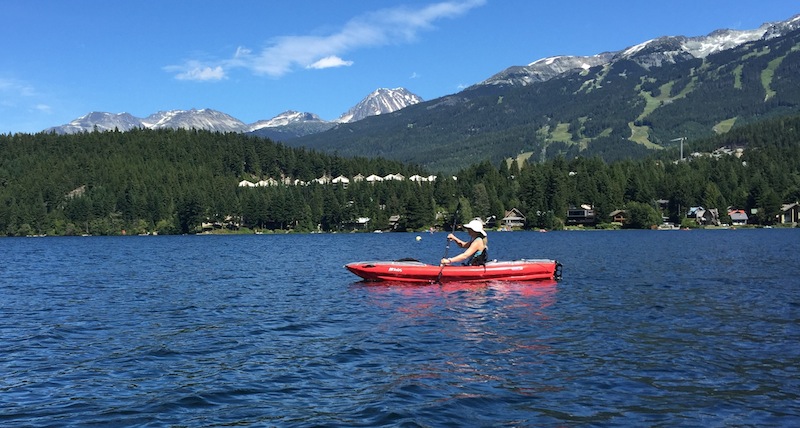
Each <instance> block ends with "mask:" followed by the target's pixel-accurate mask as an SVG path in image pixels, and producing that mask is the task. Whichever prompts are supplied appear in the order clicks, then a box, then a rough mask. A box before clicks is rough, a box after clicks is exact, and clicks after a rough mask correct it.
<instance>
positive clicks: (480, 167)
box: [0, 116, 800, 236]
mask: <svg viewBox="0 0 800 428" xmlns="http://www.w3.org/2000/svg"><path fill="white" fill-rule="evenodd" d="M720 147H729V148H731V149H734V150H735V149H742V151H741V153H742V155H741V157H737V156H733V155H730V154H723V155H720V156H716V157H714V156H691V155H689V154H690V153H693V152H702V153H710V152H712V151H713V150H715V149H717V148H720ZM798 147H800V116H790V117H782V118H777V119H770V120H767V121H763V122H759V123H755V124H751V125H748V126H746V127H741V128H735V129H734V130H732V131H731V132H729V133H728V134H725V135H721V136H717V137H713V138H709V139H705V140H702V141H689V142H687V147H686V148H685V151H686V153H687V156H686V158H687V159H686V160H684V161H678V158H679V156H680V155H679V152H678V151H677V149H675V150H664V151H661V152H660V153H659V154H658V155H657V156H653V157H649V158H646V159H642V160H619V161H616V162H612V163H607V162H604V161H603V160H601V159H600V158H599V157H593V158H586V157H574V158H565V157H558V158H556V159H552V160H548V161H545V162H538V163H525V164H522V165H520V164H518V163H516V162H514V163H510V162H498V163H496V164H494V163H491V162H489V161H484V162H480V163H477V164H473V165H464V169H462V170H460V171H459V172H457V173H456V174H454V175H453V174H447V175H445V174H442V173H437V172H436V171H425V170H423V169H421V168H420V167H416V166H413V165H406V164H401V163H399V162H395V161H388V160H384V159H368V158H346V157H340V156H336V155H329V154H322V153H318V152H314V151H309V150H305V149H299V148H289V147H285V146H283V145H281V144H277V143H274V142H272V141H270V140H267V139H262V138H258V137H254V136H247V135H242V134H234V133H230V134H221V133H213V132H206V131H196V130H157V131H155V130H134V131H129V132H113V131H112V132H92V133H83V134H76V135H56V134H48V133H39V134H33V135H31V134H9V135H0V233H2V234H4V235H7V236H26V235H43V234H46V235H80V234H92V235H119V234H143V233H158V234H180V233H198V232H201V231H203V230H204V229H203V228H204V227H205V230H212V229H214V228H217V229H218V230H232V231H239V232H250V233H252V232H253V231H296V232H314V231H326V232H330V231H351V230H354V229H365V230H376V229H381V230H421V229H425V228H428V227H432V226H433V227H442V228H447V227H449V225H450V224H451V223H452V221H453V220H454V216H455V214H457V215H458V218H456V219H455V220H457V221H463V220H464V219H469V218H472V217H474V216H479V217H482V218H484V219H487V218H496V219H501V218H502V217H503V216H504V214H505V212H506V211H507V210H510V209H512V208H516V209H518V210H519V211H521V212H522V213H524V214H525V216H526V217H527V224H526V227H529V228H547V229H558V228H561V227H563V225H564V224H565V217H566V213H567V211H568V209H569V208H570V207H573V206H579V205H584V204H588V205H592V206H593V207H594V209H595V211H596V214H597V218H598V219H599V222H600V223H601V226H602V224H603V223H609V222H610V218H609V214H610V213H612V212H613V211H615V210H620V209H625V210H626V211H627V213H628V217H629V218H628V221H627V223H626V224H625V226H626V227H635V228H648V227H651V226H652V225H655V224H659V223H661V221H662V216H665V217H668V218H669V219H670V220H671V221H673V222H675V223H676V224H680V223H681V222H683V221H685V219H684V218H685V215H686V210H687V209H688V207H692V206H703V207H706V208H717V209H719V211H720V213H721V214H723V216H724V213H726V212H727V210H726V208H728V207H733V208H739V209H744V210H746V212H748V213H753V212H755V213H756V214H755V215H751V222H753V223H756V224H764V225H766V224H772V223H774V222H775V221H776V215H777V214H778V213H779V212H780V208H781V204H782V203H788V202H795V201H798V200H800V150H798ZM359 174H360V175H362V176H369V175H373V174H374V175H378V176H385V175H388V174H401V175H403V176H404V177H405V178H406V179H404V180H393V181H384V182H378V183H372V182H368V181H366V180H363V181H355V180H353V177H356V176H358V175H359ZM415 174H419V175H423V176H428V175H431V174H433V175H436V176H437V179H436V180H434V181H423V182H416V181H411V180H409V179H408V177H411V176H412V175H415ZM337 176H344V177H348V178H350V179H351V181H350V183H349V184H348V185H346V186H345V185H341V184H332V183H317V182H315V181H314V180H315V179H317V178H320V177H337ZM267 178H272V179H276V180H281V181H282V183H281V184H278V185H273V186H264V187H243V186H239V183H240V182H241V181H242V180H248V181H251V182H257V181H259V180H265V179H267ZM286 183H289V184H286ZM656 201H661V203H660V204H659V203H657V202H656ZM752 210H755V211H752ZM365 219H369V220H368V221H366V220H365ZM723 220H724V217H723Z"/></svg>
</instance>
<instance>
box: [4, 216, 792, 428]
mask: <svg viewBox="0 0 800 428" xmlns="http://www.w3.org/2000/svg"><path fill="white" fill-rule="evenodd" d="M417 236H420V238H421V239H420V240H417V239H415V238H416V237H417ZM489 236H490V239H489V251H490V253H489V254H490V257H491V258H498V259H503V260H511V259H519V258H553V259H557V260H558V261H560V262H561V263H562V264H563V265H564V270H563V274H564V277H563V280H561V281H560V282H558V283H553V282H544V283H502V282H495V283H487V284H446V285H426V286H417V285H405V286H386V285H379V284H369V283H363V282H360V281H359V278H357V277H356V276H354V275H352V274H351V273H349V272H347V271H346V270H345V269H344V268H343V265H344V264H345V263H347V262H351V261H359V260H384V259H385V260H392V259H399V258H403V257H413V258H417V259H420V260H422V261H426V262H430V263H433V262H436V261H438V260H439V258H441V257H442V256H443V255H444V254H445V253H446V252H447V254H449V255H450V256H453V255H455V254H457V253H458V251H459V249H458V248H456V247H455V245H451V247H450V248H446V246H445V242H446V241H445V234H444V233H435V234H429V233H417V234H414V233H384V234H309V235H248V236H147V237H138V236H131V237H58V238H57V237H52V238H50V237H48V238H2V239H0V254H2V263H1V264H0V308H1V309H2V311H1V313H2V317H0V373H1V374H2V376H0V425H4V426H26V427H46V426H188V427H200V426H231V425H240V426H279V427H285V426H291V427H305V426H331V427H335V426H341V427H357V426H514V427H520V426H523V427H524V426H589V425H595V426H613V425H617V426H653V425H656V426H659V425H660V426H676V425H682V426H730V425H734V426H798V425H800V345H799V344H800V257H799V256H798V253H797V252H798V243H800V229H758V230H749V229H748V230H742V229H740V230H692V231H649V230H648V231H587V232H548V233H537V232H495V233H492V232H490V235H489ZM461 237H462V239H463V238H466V235H465V234H461Z"/></svg>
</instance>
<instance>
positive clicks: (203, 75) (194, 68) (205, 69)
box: [164, 61, 227, 82]
mask: <svg viewBox="0 0 800 428" xmlns="http://www.w3.org/2000/svg"><path fill="white" fill-rule="evenodd" d="M164 70H166V71H170V72H177V73H178V74H176V75H175V78H176V79H178V80H194V81H198V82H206V81H214V80H222V79H225V78H226V77H227V76H226V75H225V70H224V69H223V68H222V66H220V65H217V66H209V65H203V64H201V63H200V62H199V61H188V62H187V63H186V64H184V65H170V66H167V67H164Z"/></svg>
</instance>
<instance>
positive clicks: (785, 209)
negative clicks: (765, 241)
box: [778, 202, 800, 226]
mask: <svg viewBox="0 0 800 428" xmlns="http://www.w3.org/2000/svg"><path fill="white" fill-rule="evenodd" d="M778 222H779V223H782V224H791V225H792V226H797V224H798V223H800V203H798V202H792V203H789V204H783V205H782V206H781V213H780V214H779V215H778Z"/></svg>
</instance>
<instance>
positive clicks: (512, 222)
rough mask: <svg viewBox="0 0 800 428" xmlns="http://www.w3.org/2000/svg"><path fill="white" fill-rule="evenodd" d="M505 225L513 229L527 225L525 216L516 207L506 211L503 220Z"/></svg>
mask: <svg viewBox="0 0 800 428" xmlns="http://www.w3.org/2000/svg"><path fill="white" fill-rule="evenodd" d="M501 222H502V223H503V227H505V228H509V229H513V228H515V227H525V216H524V215H523V214H522V212H521V211H520V210H518V209H516V208H511V209H510V210H509V211H506V213H505V215H504V216H503V219H502V220H501Z"/></svg>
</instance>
